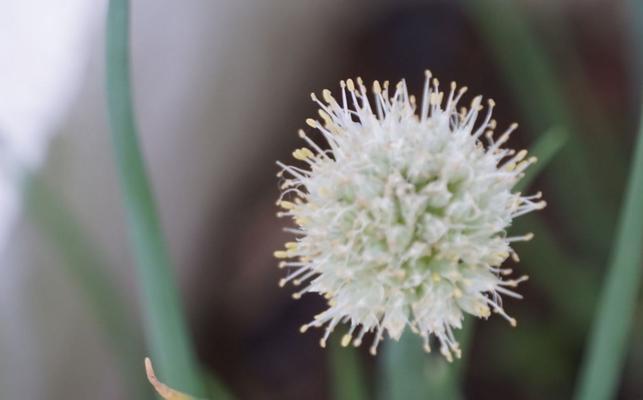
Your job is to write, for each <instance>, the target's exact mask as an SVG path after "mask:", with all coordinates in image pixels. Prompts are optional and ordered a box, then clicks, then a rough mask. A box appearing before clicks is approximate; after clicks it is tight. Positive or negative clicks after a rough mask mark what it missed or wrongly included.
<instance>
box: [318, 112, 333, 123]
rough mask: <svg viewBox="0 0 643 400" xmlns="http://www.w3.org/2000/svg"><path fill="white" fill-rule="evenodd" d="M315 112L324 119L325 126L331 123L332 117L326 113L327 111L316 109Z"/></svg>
mask: <svg viewBox="0 0 643 400" xmlns="http://www.w3.org/2000/svg"><path fill="white" fill-rule="evenodd" d="M317 113H318V114H319V116H320V117H321V119H323V120H324V125H325V126H329V125H332V123H333V119H332V118H331V117H330V115H328V113H327V112H326V111H324V110H317Z"/></svg>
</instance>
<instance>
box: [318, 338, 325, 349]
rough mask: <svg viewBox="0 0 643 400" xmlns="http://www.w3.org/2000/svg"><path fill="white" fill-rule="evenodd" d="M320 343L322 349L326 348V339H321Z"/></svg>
mask: <svg viewBox="0 0 643 400" xmlns="http://www.w3.org/2000/svg"><path fill="white" fill-rule="evenodd" d="M319 345H320V346H321V348H322V349H324V348H326V339H324V338H321V340H319Z"/></svg>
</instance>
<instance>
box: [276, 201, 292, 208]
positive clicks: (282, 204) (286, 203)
mask: <svg viewBox="0 0 643 400" xmlns="http://www.w3.org/2000/svg"><path fill="white" fill-rule="evenodd" d="M279 206H280V207H281V208H283V209H284V210H292V209H293V208H295V204H294V203H291V202H290V201H286V200H282V201H280V202H279Z"/></svg>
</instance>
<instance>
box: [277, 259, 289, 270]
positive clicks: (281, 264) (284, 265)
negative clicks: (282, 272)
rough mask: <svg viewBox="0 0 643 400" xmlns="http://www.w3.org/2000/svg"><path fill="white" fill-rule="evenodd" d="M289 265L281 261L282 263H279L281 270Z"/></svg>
mask: <svg viewBox="0 0 643 400" xmlns="http://www.w3.org/2000/svg"><path fill="white" fill-rule="evenodd" d="M287 265H288V264H287V263H286V262H285V261H281V262H280V263H279V269H282V268H286V266H287Z"/></svg>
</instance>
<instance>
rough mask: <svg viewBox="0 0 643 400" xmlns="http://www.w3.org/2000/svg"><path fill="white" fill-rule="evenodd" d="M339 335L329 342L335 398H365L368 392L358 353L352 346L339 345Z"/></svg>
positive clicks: (354, 399)
mask: <svg viewBox="0 0 643 400" xmlns="http://www.w3.org/2000/svg"><path fill="white" fill-rule="evenodd" d="M338 337H339V335H336V337H335V338H334V339H333V340H331V342H330V349H329V350H330V354H329V357H330V370H331V373H332V376H333V393H334V396H333V398H334V399H335V400H366V399H367V398H368V393H367V389H366V383H365V380H364V375H363V371H362V366H361V365H360V362H359V354H358V353H357V350H356V349H354V348H352V347H346V348H343V347H341V345H340V343H339V339H338Z"/></svg>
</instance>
